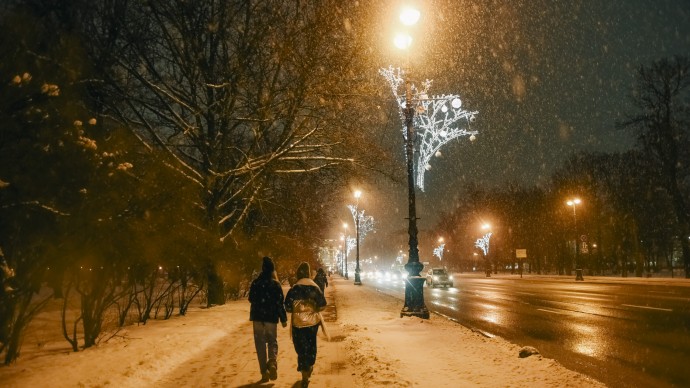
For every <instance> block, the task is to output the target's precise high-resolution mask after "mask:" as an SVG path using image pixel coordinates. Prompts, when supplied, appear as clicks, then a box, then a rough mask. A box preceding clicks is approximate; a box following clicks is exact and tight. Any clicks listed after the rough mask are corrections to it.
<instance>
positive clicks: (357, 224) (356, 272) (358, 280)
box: [355, 190, 362, 286]
mask: <svg viewBox="0 0 690 388" xmlns="http://www.w3.org/2000/svg"><path fill="white" fill-rule="evenodd" d="M361 196H362V192H361V191H359V190H357V191H355V198H356V199H357V205H356V208H357V209H359V197H361ZM360 218H362V217H361V215H360V213H356V217H355V229H356V232H355V233H356V237H355V238H356V241H357V265H356V266H355V285H358V286H359V285H361V284H362V279H361V278H360V277H359V222H360Z"/></svg>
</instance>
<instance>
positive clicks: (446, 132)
mask: <svg viewBox="0 0 690 388" xmlns="http://www.w3.org/2000/svg"><path fill="white" fill-rule="evenodd" d="M439 135H441V136H443V137H446V136H448V131H441V132H440V133H439Z"/></svg>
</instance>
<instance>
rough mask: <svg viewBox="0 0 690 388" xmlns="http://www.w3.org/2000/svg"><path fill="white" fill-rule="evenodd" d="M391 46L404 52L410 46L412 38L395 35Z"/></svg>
mask: <svg viewBox="0 0 690 388" xmlns="http://www.w3.org/2000/svg"><path fill="white" fill-rule="evenodd" d="M393 44H394V45H395V47H397V48H399V49H401V50H406V49H407V48H409V47H410V46H412V37H411V36H409V35H407V34H402V33H400V34H397V35H396V36H395V38H394V39H393Z"/></svg>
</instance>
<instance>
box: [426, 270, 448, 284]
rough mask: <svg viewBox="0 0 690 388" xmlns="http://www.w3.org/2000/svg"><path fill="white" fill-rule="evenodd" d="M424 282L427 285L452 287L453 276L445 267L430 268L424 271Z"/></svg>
mask: <svg viewBox="0 0 690 388" xmlns="http://www.w3.org/2000/svg"><path fill="white" fill-rule="evenodd" d="M426 284H427V285H428V286H429V287H432V288H436V287H438V286H440V287H453V276H452V275H451V274H449V273H448V270H447V269H445V268H431V269H430V270H429V271H427V273H426Z"/></svg>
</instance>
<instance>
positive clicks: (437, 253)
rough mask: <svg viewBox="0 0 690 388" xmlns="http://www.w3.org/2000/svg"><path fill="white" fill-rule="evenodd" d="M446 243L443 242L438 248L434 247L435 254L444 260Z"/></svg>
mask: <svg viewBox="0 0 690 388" xmlns="http://www.w3.org/2000/svg"><path fill="white" fill-rule="evenodd" d="M445 246H446V244H445V243H443V244H441V245H439V246H437V247H436V248H434V256H436V257H438V259H439V260H443V247H445Z"/></svg>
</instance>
